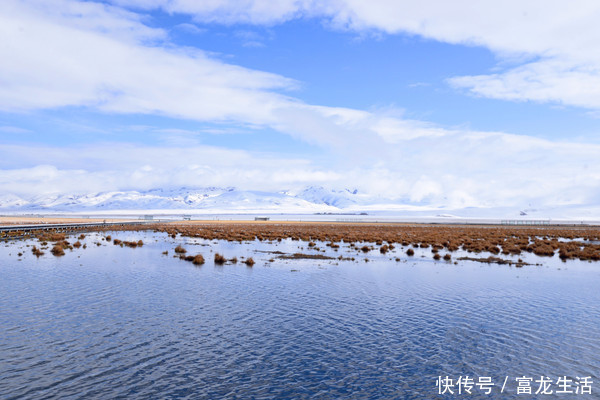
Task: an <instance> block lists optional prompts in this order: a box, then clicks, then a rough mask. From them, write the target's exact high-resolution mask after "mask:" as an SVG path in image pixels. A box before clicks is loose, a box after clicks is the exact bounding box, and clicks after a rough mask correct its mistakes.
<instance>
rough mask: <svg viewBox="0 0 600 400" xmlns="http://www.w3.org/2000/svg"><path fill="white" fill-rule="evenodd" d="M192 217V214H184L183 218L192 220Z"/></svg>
mask: <svg viewBox="0 0 600 400" xmlns="http://www.w3.org/2000/svg"><path fill="white" fill-rule="evenodd" d="M191 219H192V216H191V215H184V216H183V220H184V221H190V220H191Z"/></svg>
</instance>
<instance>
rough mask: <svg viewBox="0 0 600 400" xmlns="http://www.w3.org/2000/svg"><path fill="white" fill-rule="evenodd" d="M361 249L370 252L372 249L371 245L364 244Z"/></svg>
mask: <svg viewBox="0 0 600 400" xmlns="http://www.w3.org/2000/svg"><path fill="white" fill-rule="evenodd" d="M360 249H361V250H362V251H363V253H368V252H369V251H371V248H370V247H369V246H363V247H361V248H360Z"/></svg>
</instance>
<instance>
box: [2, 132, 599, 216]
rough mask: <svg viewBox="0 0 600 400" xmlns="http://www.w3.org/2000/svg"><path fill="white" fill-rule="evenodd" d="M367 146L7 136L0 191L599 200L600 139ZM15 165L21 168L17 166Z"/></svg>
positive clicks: (456, 139) (481, 136) (463, 139)
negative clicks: (268, 147)
mask: <svg viewBox="0 0 600 400" xmlns="http://www.w3.org/2000/svg"><path fill="white" fill-rule="evenodd" d="M364 146H365V144H364V143H357V144H356V147H353V148H347V149H345V150H346V151H344V152H343V156H345V157H346V158H347V159H346V162H338V161H339V160H335V161H334V162H332V161H331V160H317V159H313V160H308V159H302V158H296V159H287V158H285V157H281V156H278V155H276V154H265V153H262V152H261V153H259V152H248V151H241V150H228V149H222V148H218V147H210V146H200V145H195V146H187V147H178V146H174V147H173V146H172V147H152V146H139V145H135V146H134V145H129V144H124V143H114V144H108V143H107V144H104V145H86V146H77V147H73V146H72V147H47V146H21V145H8V146H4V148H3V151H4V152H5V153H4V154H3V155H2V156H3V157H2V158H1V159H2V161H0V192H4V193H13V194H17V195H22V194H27V195H31V194H35V193H53V192H61V193H64V192H67V193H73V192H79V193H82V192H83V193H85V192H90V191H92V192H93V191H103V190H118V189H150V188H156V187H179V186H220V187H224V186H235V187H238V188H241V189H252V190H269V191H277V190H282V189H292V188H296V189H298V188H302V187H305V186H309V185H323V186H325V187H331V188H334V189H344V188H351V189H354V188H358V189H359V190H360V191H361V192H363V193H370V194H377V195H380V196H383V197H386V198H396V199H399V200H400V201H405V202H413V203H414V202H422V203H424V204H433V205H443V206H447V207H467V206H480V207H481V206H511V205H512V206H524V205H526V204H528V203H535V204H538V205H561V204H595V203H597V202H598V201H599V200H600V190H598V187H600V174H599V173H598V172H597V171H600V160H599V159H598V157H597V155H598V154H600V146H598V145H590V144H574V143H566V142H552V141H548V140H542V139H535V138H528V137H523V136H518V135H508V134H504V133H493V132H465V131H448V132H447V133H446V134H445V135H443V136H440V137H433V136H422V137H416V138H412V139H408V140H404V141H402V142H401V143H396V144H394V143H389V144H388V145H387V148H386V149H382V148H380V149H379V150H380V151H379V152H378V154H377V157H372V156H371V155H370V154H368V153H369V152H370V151H371V150H369V149H366V150H365V149H364ZM364 151H366V152H367V154H365V153H364ZM373 151H375V149H373ZM17 165H22V166H23V168H19V169H15V168H14V167H15V166H17ZM28 165H40V166H37V167H26V166H28ZM86 166H87V167H86Z"/></svg>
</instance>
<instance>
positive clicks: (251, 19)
mask: <svg viewBox="0 0 600 400" xmlns="http://www.w3.org/2000/svg"><path fill="white" fill-rule="evenodd" d="M116 2H117V3H118V4H123V5H132V4H133V5H137V6H140V1H139V0H118V1H116ZM146 7H147V8H158V7H161V8H163V9H164V10H166V11H168V12H173V13H174V12H180V13H187V14H191V15H192V16H194V17H195V18H196V19H197V20H199V21H203V22H218V23H224V24H232V23H240V22H241V23H251V24H266V25H272V24H276V23H282V22H285V21H288V20H291V19H295V18H302V17H318V18H324V19H326V20H328V21H329V23H330V25H331V26H333V27H335V28H337V29H351V30H354V31H358V32H364V31H375V32H385V33H389V34H397V33H404V34H411V35H418V36H422V37H425V38H428V39H433V40H437V41H441V42H446V43H452V44H464V45H471V46H482V47H486V48H488V49H490V50H491V51H493V52H495V53H496V54H497V55H499V56H500V57H503V58H508V59H510V60H511V61H515V60H521V64H522V65H521V66H518V67H516V68H508V69H506V70H505V71H504V72H501V73H497V74H486V75H479V76H466V77H457V78H455V79H451V80H450V83H451V84H452V85H454V86H456V87H462V88H466V89H469V90H471V91H472V92H473V93H474V94H476V95H479V96H485V97H491V98H498V99H506V100H532V101H540V102H556V103H562V104H566V105H573V106H578V107H585V108H590V109H598V108H600V92H599V91H598V90H596V88H597V87H598V84H597V82H598V81H599V80H600V53H599V52H598V51H597V44H598V43H599V42H600V25H598V22H597V21H598V16H599V15H600V3H598V2H597V1H595V0H574V1H570V2H568V3H567V2H555V1H551V2H548V1H544V0H527V1H523V0H506V1H501V2H489V1H488V2H482V1H477V0H458V1H446V0H424V1H419V2H415V1H407V0H405V1H398V0H372V1H364V0H326V1H310V0H285V1H278V2H272V1H267V0H224V1H210V2H198V1H194V0H162V1H160V0H159V1H154V2H152V3H149V4H147V5H146ZM527 60H533V61H530V62H527Z"/></svg>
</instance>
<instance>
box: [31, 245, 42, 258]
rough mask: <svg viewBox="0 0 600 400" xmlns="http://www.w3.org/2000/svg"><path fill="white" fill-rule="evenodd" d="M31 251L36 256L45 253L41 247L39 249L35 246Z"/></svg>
mask: <svg viewBox="0 0 600 400" xmlns="http://www.w3.org/2000/svg"><path fill="white" fill-rule="evenodd" d="M31 252H32V253H33V255H34V256H36V257H40V256H43V255H44V252H43V251H42V250H40V249H38V248H37V247H35V246H33V248H32V249H31Z"/></svg>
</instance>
